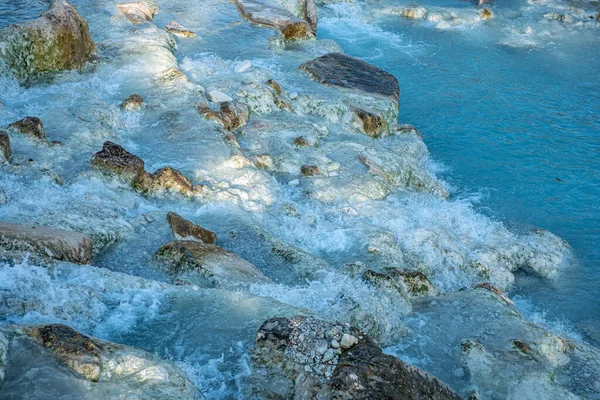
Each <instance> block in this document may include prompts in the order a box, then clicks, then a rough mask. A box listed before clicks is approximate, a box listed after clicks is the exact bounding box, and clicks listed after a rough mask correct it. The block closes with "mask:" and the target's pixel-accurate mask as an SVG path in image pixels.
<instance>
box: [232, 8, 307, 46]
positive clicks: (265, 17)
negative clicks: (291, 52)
mask: <svg viewBox="0 0 600 400" xmlns="http://www.w3.org/2000/svg"><path fill="white" fill-rule="evenodd" d="M234 2H235V4H236V6H237V8H238V11H239V12H240V15H241V16H242V18H244V19H245V20H248V21H250V22H252V23H254V24H257V25H263V26H268V27H271V28H274V29H276V30H278V31H280V32H281V33H282V34H283V37H284V39H285V40H301V39H314V37H315V34H314V31H313V28H312V27H311V25H310V24H309V23H308V22H307V21H306V20H304V19H300V18H298V17H297V16H295V15H294V14H292V13H290V12H289V11H288V10H285V9H283V8H280V7H279V6H278V5H277V3H274V2H272V1H271V0H235V1H234Z"/></svg>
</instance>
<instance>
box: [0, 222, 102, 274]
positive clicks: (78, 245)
mask: <svg viewBox="0 0 600 400" xmlns="http://www.w3.org/2000/svg"><path fill="white" fill-rule="evenodd" d="M92 245H93V243H92V240H91V239H90V238H89V237H88V236H86V235H84V234H82V233H78V232H70V231H64V230H58V229H52V228H47V227H43V226H34V225H20V224H12V223H8V222H0V249H1V250H2V251H4V252H14V251H16V252H32V253H35V254H36V255H39V256H41V257H44V258H51V259H55V260H60V261H68V262H72V263H75V264H89V263H90V262H91V261H92Z"/></svg>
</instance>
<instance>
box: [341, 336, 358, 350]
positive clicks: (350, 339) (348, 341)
mask: <svg viewBox="0 0 600 400" xmlns="http://www.w3.org/2000/svg"><path fill="white" fill-rule="evenodd" d="M356 343H358V339H357V338H356V337H354V336H352V335H349V334H347V333H344V335H343V336H342V340H341V341H340V346H342V348H343V349H349V348H350V347H352V346H354V345H355V344H356Z"/></svg>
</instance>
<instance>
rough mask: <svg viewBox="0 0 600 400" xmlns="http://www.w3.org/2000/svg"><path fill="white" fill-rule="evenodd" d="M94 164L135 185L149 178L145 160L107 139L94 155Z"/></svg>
mask: <svg viewBox="0 0 600 400" xmlns="http://www.w3.org/2000/svg"><path fill="white" fill-rule="evenodd" d="M92 165H94V166H96V167H98V168H101V169H103V170H105V171H108V172H110V173H113V174H116V175H118V176H120V177H122V178H124V179H125V180H126V181H127V182H129V183H131V184H132V185H133V186H137V185H139V184H140V183H141V182H144V181H145V180H147V175H148V173H147V172H146V171H145V169H144V161H143V160H142V159H141V158H139V157H138V156H136V155H134V154H131V153H130V152H128V151H127V150H125V149H124V148H123V147H121V146H119V145H118V144H116V143H113V142H110V141H107V142H105V143H104V145H103V146H102V150H101V151H99V152H97V153H96V154H94V156H93V157H92Z"/></svg>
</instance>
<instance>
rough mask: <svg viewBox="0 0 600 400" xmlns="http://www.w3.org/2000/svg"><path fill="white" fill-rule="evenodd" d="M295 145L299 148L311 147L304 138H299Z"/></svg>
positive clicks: (295, 140) (296, 139)
mask: <svg viewBox="0 0 600 400" xmlns="http://www.w3.org/2000/svg"><path fill="white" fill-rule="evenodd" d="M294 144H295V145H296V146H298V147H306V146H310V143H309V142H308V140H306V138H305V137H304V136H298V137H297V138H295V139H294Z"/></svg>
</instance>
